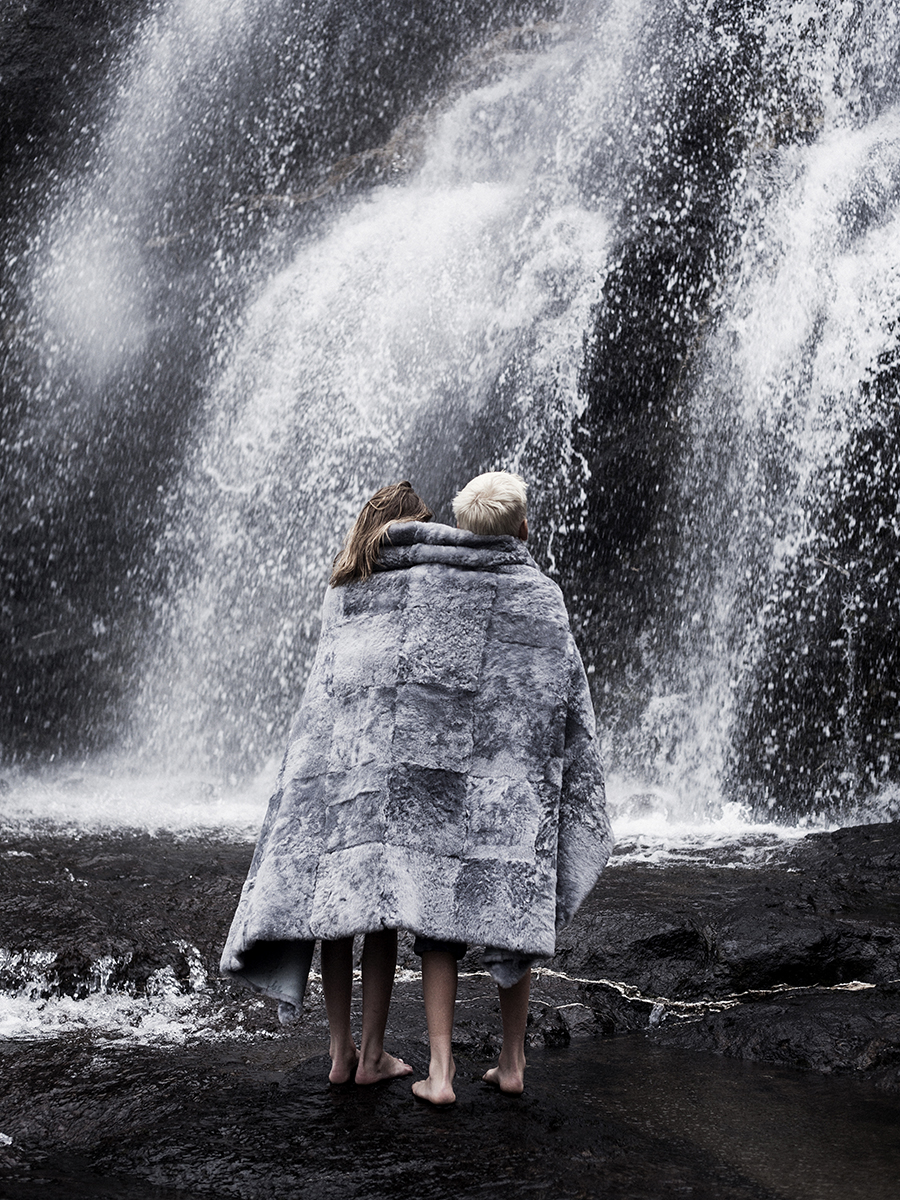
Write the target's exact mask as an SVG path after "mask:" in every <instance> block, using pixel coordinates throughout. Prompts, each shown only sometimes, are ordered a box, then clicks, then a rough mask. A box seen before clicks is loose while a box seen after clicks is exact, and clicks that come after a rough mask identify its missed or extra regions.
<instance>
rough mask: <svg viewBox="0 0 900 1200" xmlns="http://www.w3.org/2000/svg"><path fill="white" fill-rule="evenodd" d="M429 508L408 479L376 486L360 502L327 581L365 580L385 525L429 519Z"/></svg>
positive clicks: (386, 528)
mask: <svg viewBox="0 0 900 1200" xmlns="http://www.w3.org/2000/svg"><path fill="white" fill-rule="evenodd" d="M433 516H434V513H433V512H432V511H431V509H430V508H429V507H428V506H427V505H426V504H425V503H424V502H423V501H422V500H420V499H419V497H418V496H417V495H416V493H415V492H414V491H413V489H412V484H411V483H410V482H409V480H407V479H404V480H403V482H402V483H390V484H388V486H387V487H383V488H379V490H378V491H377V492H376V493H375V495H374V496H373V497H372V498H371V500H367V501H366V503H365V504H364V505H363V508H362V512H361V513H360V514H359V516H358V517H357V518H356V521H355V522H354V524H353V528H352V529H351V530H350V532H349V533H348V534H347V536H346V538H345V539H344V546H343V549H342V550H341V552H340V554H339V555H338V556H337V558H336V559H335V560H334V566H333V568H332V572H331V579H330V580H329V583H330V584H331V586H332V587H341V586H342V585H343V584H345V583H352V582H353V580H355V579H368V578H369V576H370V575H371V574H372V571H373V569H374V566H375V560H376V559H377V558H378V549H379V547H380V546H381V543H382V542H383V541H384V539H385V535H386V534H387V532H388V528H389V527H390V526H391V525H397V524H399V523H401V522H406V521H430V520H431V518H432V517H433Z"/></svg>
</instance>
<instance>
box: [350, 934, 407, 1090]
mask: <svg viewBox="0 0 900 1200" xmlns="http://www.w3.org/2000/svg"><path fill="white" fill-rule="evenodd" d="M396 966H397V930H396V929H381V930H379V931H378V932H377V933H367V934H366V940H365V942H364V944H363V957H362V1002H363V1022H362V1039H361V1041H360V1047H359V1049H360V1054H359V1066H358V1067H357V1068H356V1082H357V1083H379V1082H380V1081H381V1080H382V1079H397V1078H398V1077H399V1076H401V1075H409V1074H411V1073H412V1067H411V1066H410V1065H409V1064H408V1063H405V1062H404V1061H403V1059H402V1058H395V1057H394V1056H393V1055H392V1054H386V1053H385V1049H384V1030H385V1026H386V1025H387V1017H388V1009H389V1007H390V1003H391V991H392V990H393V987H394V970H395V969H396Z"/></svg>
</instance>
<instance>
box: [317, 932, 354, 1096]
mask: <svg viewBox="0 0 900 1200" xmlns="http://www.w3.org/2000/svg"><path fill="white" fill-rule="evenodd" d="M322 992H323V993H324V996H325V1011H326V1013H327V1014H328V1028H329V1031H330V1033H331V1044H330V1046H329V1048H328V1053H329V1054H330V1055H331V1071H330V1073H329V1075H328V1078H329V1080H330V1081H331V1082H332V1083H347V1082H349V1080H351V1079H352V1078H353V1073H354V1071H355V1070H356V1064H357V1062H358V1061H359V1053H358V1051H357V1049H356V1042H354V1040H353V1034H352V1033H351V1032H350V1000H351V997H352V993H353V938H352V937H346V938H339V939H338V940H337V941H334V942H327V941H324V940H323V942H322Z"/></svg>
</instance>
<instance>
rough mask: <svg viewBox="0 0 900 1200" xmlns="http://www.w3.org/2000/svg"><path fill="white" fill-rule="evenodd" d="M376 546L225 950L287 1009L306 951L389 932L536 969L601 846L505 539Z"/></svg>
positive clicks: (574, 708) (316, 688)
mask: <svg viewBox="0 0 900 1200" xmlns="http://www.w3.org/2000/svg"><path fill="white" fill-rule="evenodd" d="M389 536H390V544H388V543H385V545H384V546H383V548H382V550H381V551H380V554H379V563H378V568H377V570H376V573H375V574H374V575H372V576H371V577H370V578H369V579H368V580H365V581H363V582H358V583H351V584H348V585H346V586H344V587H338V588H329V589H328V593H327V595H326V597H325V604H324V609H323V614H322V631H321V637H320V641H319V647H318V651H317V654H316V658H315V662H314V665H313V667H312V671H311V673H310V676H309V680H308V682H307V685H306V690H305V693H304V696H303V701H302V703H301V706H300V710H299V712H298V714H297V716H296V718H295V720H294V724H293V728H292V730H291V734H290V740H289V744H288V749H287V753H286V755H285V759H284V763H283V766H282V769H281V774H280V777H279V781H278V789H277V791H276V793H275V795H274V796H273V797H272V800H271V801H270V803H269V810H268V814H267V816H266V819H265V823H264V825H263V829H262V832H261V834H260V837H259V842H258V844H257V847H256V853H255V855H254V858H253V862H252V865H251V868H250V873H249V876H248V878H247V881H246V883H245V885H244V889H243V892H242V894H241V899H240V903H239V905H238V909H237V912H236V914H235V917H234V921H233V923H232V926H231V932H230V934H229V936H228V941H227V944H226V946H225V950H224V952H223V955H222V971H223V973H224V974H226V975H229V976H234V977H237V978H240V979H243V980H244V981H245V982H248V983H250V984H251V986H254V987H256V988H257V989H259V990H261V991H263V992H265V993H267V994H269V995H271V996H273V997H275V998H277V999H279V1000H281V1001H282V1002H283V1003H284V1004H286V1005H288V1006H289V1007H294V1008H299V1006H300V1004H301V1003H302V995H303V987H304V985H305V980H306V973H307V971H308V967H309V959H310V956H311V953H312V943H313V940H314V939H316V938H340V937H344V936H347V935H348V934H355V933H363V932H368V931H371V930H377V929H382V928H397V929H408V930H411V931H413V932H415V933H418V934H421V935H423V936H426V937H431V938H440V939H446V940H452V941H466V942H472V943H475V944H478V945H486V946H489V947H495V948H499V949H500V950H502V951H506V952H509V953H510V954H511V955H513V956H520V957H521V958H524V959H528V958H540V957H549V956H551V955H552V954H553V952H554V947H555V938H556V930H557V929H558V928H559V927H560V926H561V925H563V924H564V923H566V922H567V921H569V920H570V919H571V918H572V916H573V914H574V913H575V910H576V909H577V908H578V906H579V904H580V903H581V901H582V900H583V899H584V897H585V896H586V895H587V893H588V892H589V891H590V889H591V887H592V886H593V884H594V882H595V881H596V879H597V876H598V875H599V873H600V871H601V870H602V869H603V867H604V865H605V863H606V860H607V858H608V856H609V853H610V849H611V835H610V827H609V822H608V820H607V816H606V808H605V803H604V790H603V775H602V771H601V766H600V760H599V756H598V752H597V745H596V741H595V735H594V713H593V708H592V706H591V701H590V696H589V693H588V687H587V680H586V678H585V674H584V669H583V667H582V663H581V658H580V656H579V653H578V650H577V648H576V646H575V642H574V640H573V638H572V634H571V632H570V629H569V620H568V615H567V613H566V609H565V605H564V603H563V598H562V594H561V592H560V590H559V588H558V587H557V586H556V584H555V583H553V582H552V581H551V580H549V579H548V578H547V577H546V576H545V575H543V574H542V573H541V572H540V570H539V569H538V567H537V566H536V564H535V562H534V560H533V559H532V558H531V556H530V554H529V553H528V551H527V549H526V548H525V544H524V543H523V542H521V541H519V540H518V539H517V538H513V537H482V536H478V535H476V534H472V533H469V532H467V531H464V530H459V529H451V528H450V527H449V526H446V525H439V524H421V523H412V524H406V525H397V526H394V527H392V529H391V531H390V535H389ZM500 957H502V955H501V956H500ZM519 973H520V974H521V971H520V972H519ZM495 974H496V973H495ZM498 979H499V981H500V982H501V983H502V982H503V979H502V977H501V976H500V975H498ZM282 1015H283V1017H289V1016H290V1015H291V1014H290V1013H283V1014H282Z"/></svg>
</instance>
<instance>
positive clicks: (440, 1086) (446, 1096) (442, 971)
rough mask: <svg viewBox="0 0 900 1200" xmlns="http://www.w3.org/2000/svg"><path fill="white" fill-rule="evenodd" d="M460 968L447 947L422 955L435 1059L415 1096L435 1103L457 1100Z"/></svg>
mask: <svg viewBox="0 0 900 1200" xmlns="http://www.w3.org/2000/svg"><path fill="white" fill-rule="evenodd" d="M457 979H458V971H457V965H456V959H455V958H454V956H453V955H452V954H450V953H449V952H448V951H447V950H428V951H426V952H425V954H423V955H422V994H423V996H424V998H425V1017H426V1019H427V1021H428V1041H429V1043H430V1045H431V1062H430V1064H429V1067H428V1078H427V1079H422V1080H419V1081H418V1082H417V1083H414V1084H413V1085H412V1090H413V1095H415V1096H418V1097H419V1099H420V1100H429V1101H430V1102H431V1103H432V1104H452V1103H453V1101H454V1100H455V1099H456V1092H454V1090H453V1077H454V1075H455V1074H456V1063H455V1062H454V1061H453V1051H452V1046H451V1043H452V1039H453V1008H454V1005H455V1004H456V985H457Z"/></svg>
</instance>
